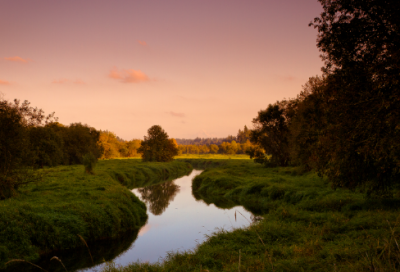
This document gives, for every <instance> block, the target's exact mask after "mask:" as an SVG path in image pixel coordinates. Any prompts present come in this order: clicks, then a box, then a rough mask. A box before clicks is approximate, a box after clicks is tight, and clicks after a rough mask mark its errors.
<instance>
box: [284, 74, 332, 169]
mask: <svg viewBox="0 0 400 272" xmlns="http://www.w3.org/2000/svg"><path fill="white" fill-rule="evenodd" d="M324 88H326V83H325V81H324V79H323V78H322V77H318V76H317V77H311V78H310V79H309V80H308V82H307V83H306V84H305V85H304V86H303V91H302V92H301V93H300V94H299V95H298V96H297V98H296V100H295V101H296V110H295V114H294V115H293V117H292V120H291V123H290V126H289V131H290V135H289V146H290V157H291V164H293V165H302V166H303V167H305V169H307V170H311V169H319V168H320V166H321V165H324V164H325V159H326V155H325V148H326V146H325V145H323V144H322V139H323V138H324V131H325V129H326V127H327V120H326V114H325V109H326V108H327V105H326V104H327V102H326V101H325V100H324V99H323V92H324Z"/></svg>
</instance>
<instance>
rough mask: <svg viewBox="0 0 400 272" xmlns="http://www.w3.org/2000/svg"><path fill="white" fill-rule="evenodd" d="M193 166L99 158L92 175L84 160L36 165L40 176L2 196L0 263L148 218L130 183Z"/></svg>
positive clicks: (94, 238)
mask: <svg viewBox="0 0 400 272" xmlns="http://www.w3.org/2000/svg"><path fill="white" fill-rule="evenodd" d="M191 169H192V167H191V165H190V164H187V163H184V162H172V163H142V162H141V160H129V159H127V160H105V161H99V162H98V164H97V167H96V168H95V175H89V174H86V173H84V167H83V166H82V165H74V166H58V167H54V168H46V169H43V170H39V171H42V172H43V174H44V178H43V181H42V182H38V183H36V184H30V185H28V186H25V187H22V188H20V190H19V194H18V195H17V196H16V197H13V198H10V199H7V200H2V201H1V202H0V241H1V243H0V267H4V264H5V263H6V262H7V261H9V260H10V259H24V260H26V261H32V260H36V259H37V258H38V257H39V255H42V254H45V253H48V252H52V251H54V250H58V249H68V248H75V247H82V246H83V247H84V242H83V241H82V239H81V238H80V237H79V236H81V237H82V238H83V239H84V240H85V241H86V242H88V243H90V242H92V241H97V240H102V239H107V238H111V237H116V236H118V235H119V234H121V233H124V232H126V231H128V230H137V229H139V228H140V227H141V226H142V225H143V224H144V223H145V221H146V219H147V215H146V207H145V205H144V203H142V202H141V201H140V200H139V199H138V198H137V197H136V196H134V195H133V194H132V193H131V192H130V191H129V190H128V188H135V187H140V186H143V185H145V184H152V183H156V182H160V181H161V180H165V179H172V178H176V177H178V176H182V175H184V174H187V173H188V172H190V171H191ZM121 184H122V185H124V186H122V185H121ZM127 187H128V188H127ZM100 261H101V260H100Z"/></svg>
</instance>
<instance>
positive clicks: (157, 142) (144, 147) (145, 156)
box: [138, 125, 178, 162]
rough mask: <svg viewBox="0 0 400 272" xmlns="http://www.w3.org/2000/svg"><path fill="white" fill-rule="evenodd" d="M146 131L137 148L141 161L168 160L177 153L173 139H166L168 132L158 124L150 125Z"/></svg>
mask: <svg viewBox="0 0 400 272" xmlns="http://www.w3.org/2000/svg"><path fill="white" fill-rule="evenodd" d="M147 133H148V135H147V136H144V141H143V142H142V143H141V146H140V148H139V149H138V152H139V153H141V154H142V160H143V161H150V162H155V161H156V162H168V161H172V160H173V158H174V156H176V155H178V148H177V147H176V144H175V143H174V141H173V139H168V134H167V133H166V132H165V131H164V130H163V129H162V128H161V127H160V126H157V125H155V126H152V127H151V128H149V129H148V131H147Z"/></svg>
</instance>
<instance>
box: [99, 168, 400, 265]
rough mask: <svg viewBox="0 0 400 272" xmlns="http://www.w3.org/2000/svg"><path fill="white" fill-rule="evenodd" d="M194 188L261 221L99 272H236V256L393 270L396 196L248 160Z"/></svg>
mask: <svg viewBox="0 0 400 272" xmlns="http://www.w3.org/2000/svg"><path fill="white" fill-rule="evenodd" d="M215 163H216V162H211V163H210V164H215ZM193 164H194V165H195V164H196V163H193ZM197 164H199V165H201V164H203V165H204V162H200V161H199V162H197ZM193 193H194V194H195V196H196V197H197V198H201V199H203V200H205V201H206V202H208V203H215V204H216V205H220V204H219V203H222V204H221V205H222V206H224V205H237V204H241V205H244V206H245V207H246V208H248V209H250V210H252V211H254V212H255V213H258V214H263V216H262V217H263V220H261V221H260V222H258V223H255V224H253V225H252V226H250V227H249V228H247V229H244V230H242V229H239V230H235V231H233V232H227V231H224V230H221V231H219V232H217V233H215V234H214V235H213V236H211V237H210V238H209V239H208V240H207V241H206V242H205V243H203V244H201V245H200V246H199V247H198V248H197V249H196V251H195V252H194V253H191V252H185V253H177V254H171V255H170V256H169V257H168V258H167V260H166V261H165V262H164V263H162V264H154V265H150V264H138V263H134V264H132V265H131V266H127V267H124V268H119V269H117V268H115V267H114V266H113V264H110V265H109V266H108V267H107V268H105V269H104V271H200V268H203V269H207V270H209V271H238V267H239V259H240V271H399V268H400V247H399V246H400V244H399V242H400V235H399V231H400V217H399V208H400V199H399V195H398V193H396V194H395V198H393V199H387V200H377V199H367V198H365V194H364V193H362V192H351V191H348V190H342V189H337V190H332V189H331V188H330V186H329V184H327V183H326V181H325V180H323V179H321V178H319V177H318V176H317V175H315V174H314V173H304V172H303V171H301V170H300V169H296V168H289V167H288V168H264V167H262V166H261V165H258V164H255V163H253V162H252V161H249V160H225V161H220V162H219V165H218V167H214V168H208V169H207V170H206V171H204V172H203V173H202V174H201V175H199V176H197V177H196V178H195V179H194V181H193ZM227 203H228V204H227ZM229 203H231V204H229ZM237 216H241V215H240V214H237ZM239 252H240V258H239Z"/></svg>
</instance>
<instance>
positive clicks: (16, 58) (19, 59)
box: [4, 56, 31, 63]
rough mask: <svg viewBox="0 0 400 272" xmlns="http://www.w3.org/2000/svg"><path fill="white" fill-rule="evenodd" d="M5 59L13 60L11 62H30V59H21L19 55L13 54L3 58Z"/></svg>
mask: <svg viewBox="0 0 400 272" xmlns="http://www.w3.org/2000/svg"><path fill="white" fill-rule="evenodd" d="M4 59H5V60H7V61H13V62H22V63H27V62H30V61H31V60H30V59H23V58H21V57H18V56H14V57H8V58H4Z"/></svg>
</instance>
